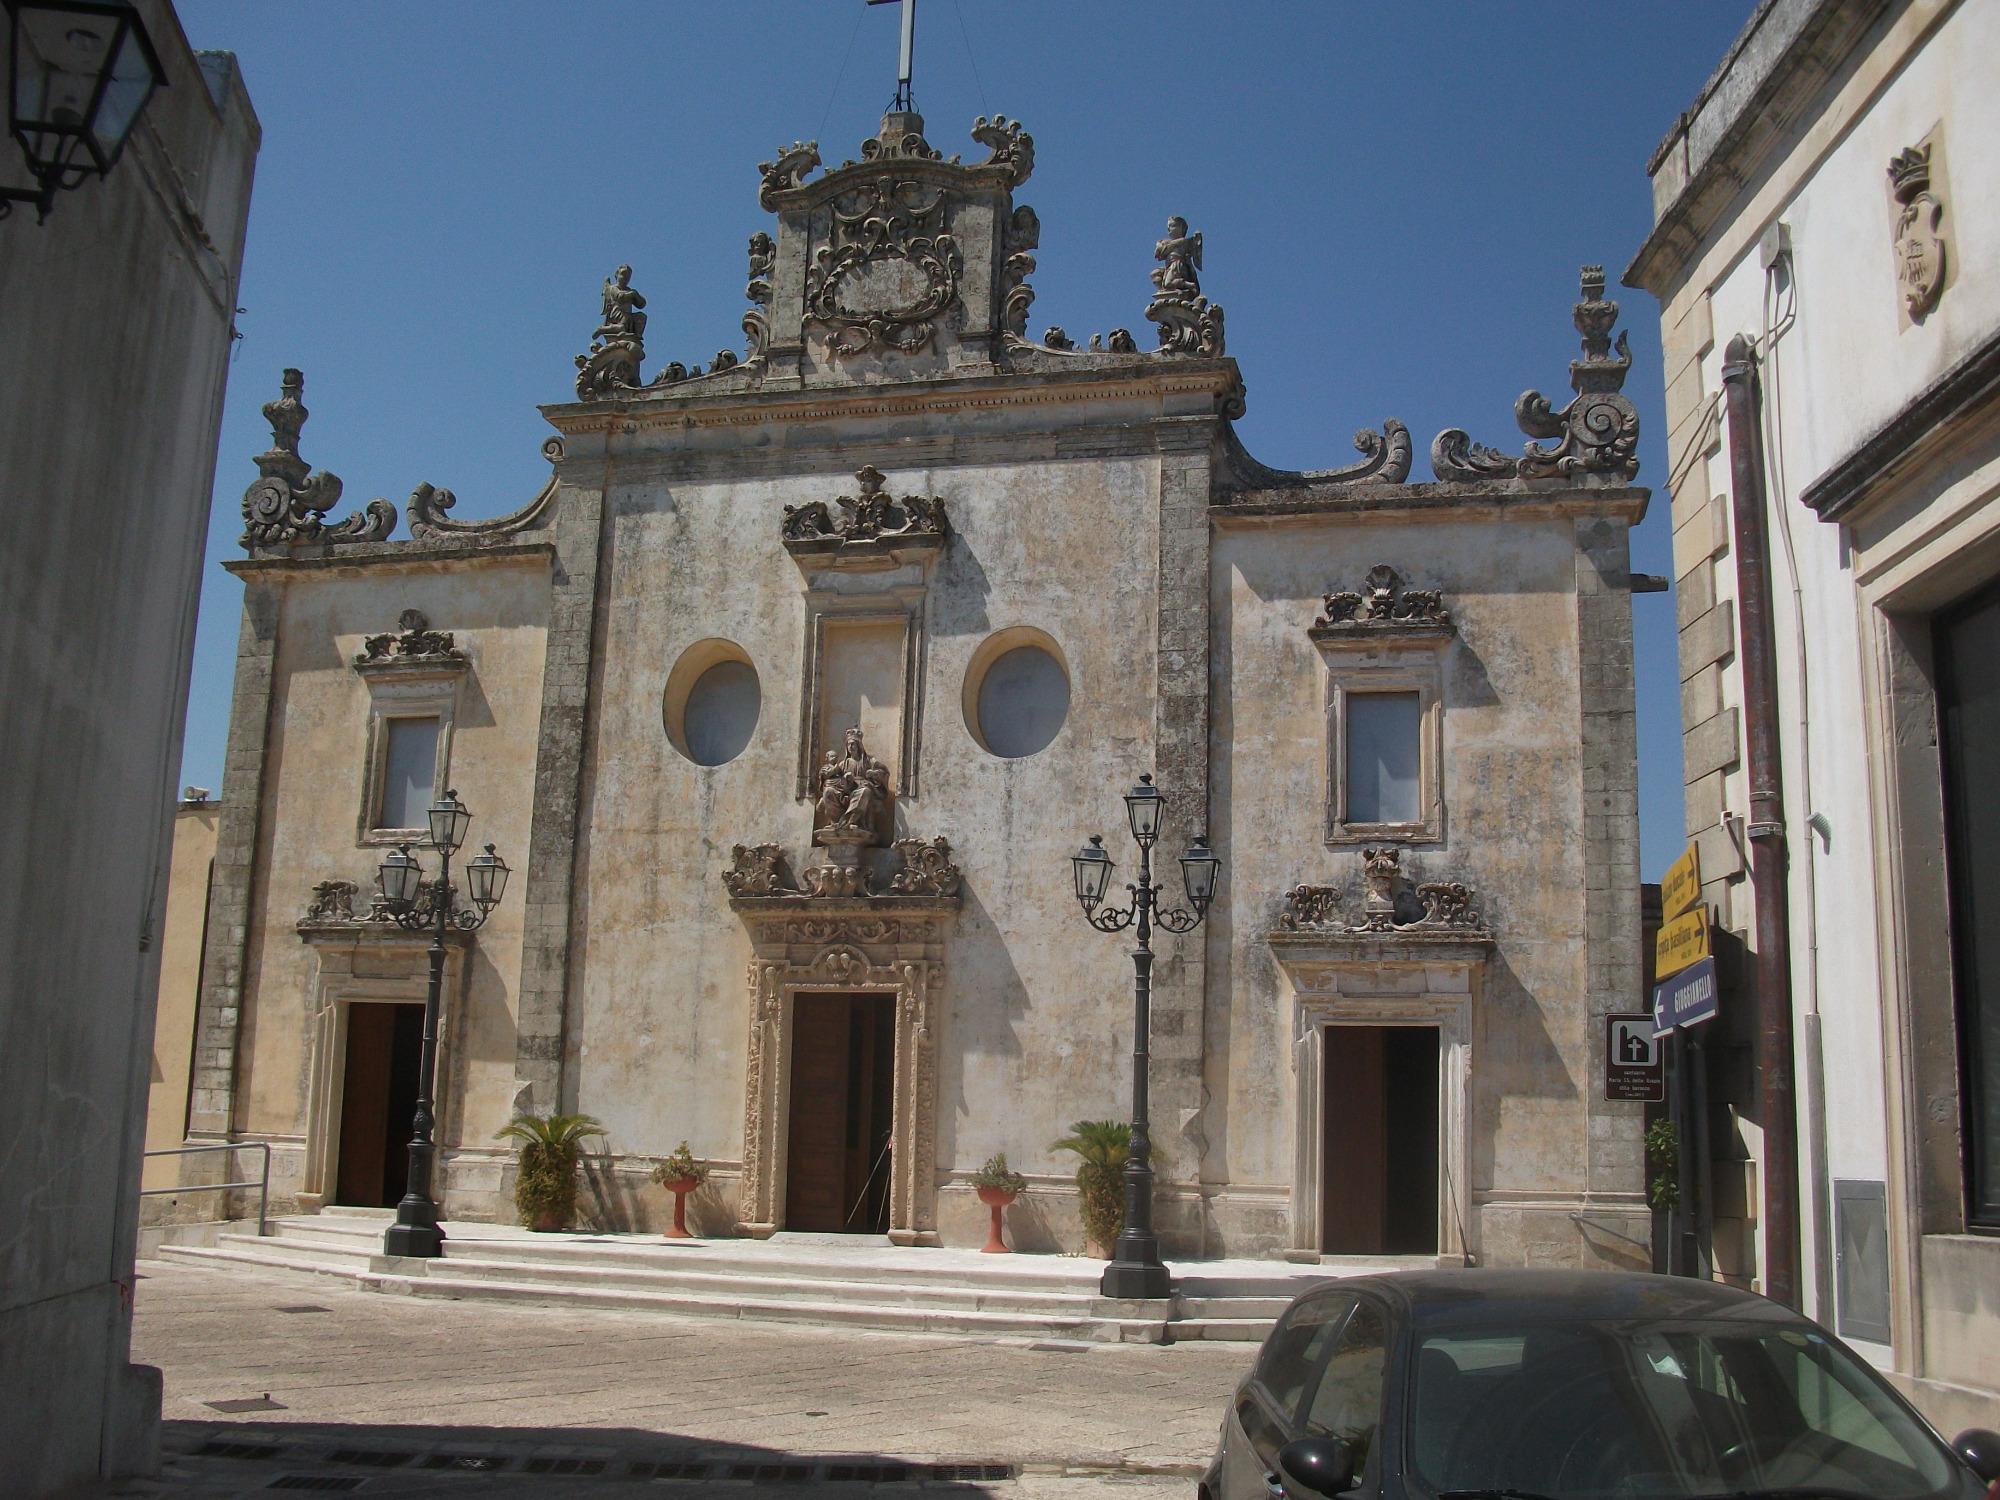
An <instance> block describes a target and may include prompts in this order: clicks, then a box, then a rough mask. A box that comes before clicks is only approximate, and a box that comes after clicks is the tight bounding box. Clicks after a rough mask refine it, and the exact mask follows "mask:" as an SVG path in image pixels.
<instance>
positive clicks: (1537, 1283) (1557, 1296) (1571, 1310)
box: [1308, 1269, 1805, 1325]
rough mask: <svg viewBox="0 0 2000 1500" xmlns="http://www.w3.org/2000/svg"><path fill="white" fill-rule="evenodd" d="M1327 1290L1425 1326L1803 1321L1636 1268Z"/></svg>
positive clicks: (1344, 1281)
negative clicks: (1399, 1312) (1374, 1299)
mask: <svg viewBox="0 0 2000 1500" xmlns="http://www.w3.org/2000/svg"><path fill="white" fill-rule="evenodd" d="M1325 1291H1345V1292H1362V1291H1368V1292H1373V1293H1375V1294H1376V1295H1377V1296H1380V1297H1383V1298H1386V1299H1387V1300H1389V1301H1391V1302H1393V1303H1396V1304H1398V1305H1399V1306H1401V1307H1402V1308H1403V1309H1404V1311H1405V1312H1406V1313H1407V1314H1408V1316H1409V1318H1410V1319H1411V1321H1412V1322H1415V1323H1418V1324H1422V1325H1442V1324H1460V1323H1477V1322H1492V1323H1496V1324H1519V1323H1521V1322H1523V1321H1526V1322H1542V1321H1546V1320H1549V1319H1560V1320H1569V1319H1592V1318H1610V1319H1630V1318H1644V1319H1685V1318H1695V1319H1729V1320H1741V1321H1751V1322H1774V1321H1775V1322H1785V1323H1804V1322H1805V1320H1804V1319H1803V1318H1801V1317H1800V1316H1799V1315H1798V1314H1797V1313H1795V1312H1793V1311H1792V1310H1791V1309H1790V1308H1787V1307H1782V1306H1780V1305H1779V1304H1778V1303H1775V1302H1772V1301H1770V1300H1769V1299H1768V1298H1765V1297H1760V1296H1758V1295H1757V1294H1756V1293H1755V1292H1747V1291H1743V1290H1741V1289H1739V1288H1737V1287H1732V1286H1725V1285H1724V1284H1722V1283H1721V1282H1719V1281H1698V1280H1695V1279H1694V1278H1692V1277H1687V1276H1655V1275H1651V1274H1649V1273H1645V1272H1638V1271H1538V1270H1525V1269H1521V1270H1516V1269H1496V1270H1423V1271H1390V1272H1384V1273H1382V1274H1378V1275H1369V1276H1349V1277H1343V1278H1341V1279H1339V1280H1336V1281H1330V1282H1326V1283H1323V1284H1322V1285H1320V1286H1317V1287H1315V1288H1313V1292H1315V1293H1317V1292H1325ZM1308 1295H1311V1294H1308Z"/></svg>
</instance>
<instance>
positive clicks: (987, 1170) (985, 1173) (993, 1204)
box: [972, 1151, 1028, 1255]
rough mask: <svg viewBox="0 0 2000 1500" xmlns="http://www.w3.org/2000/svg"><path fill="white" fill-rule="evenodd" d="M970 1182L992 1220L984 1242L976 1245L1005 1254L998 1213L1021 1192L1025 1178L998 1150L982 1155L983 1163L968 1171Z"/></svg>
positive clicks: (994, 1253) (994, 1252)
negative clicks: (986, 1155)
mask: <svg viewBox="0 0 2000 1500" xmlns="http://www.w3.org/2000/svg"><path fill="white" fill-rule="evenodd" d="M972 1185H973V1187H974V1188H975V1189H977V1190H978V1193H979V1201H980V1202H981V1203H984V1204H985V1205H986V1206H987V1207H988V1208H990V1209H992V1210H993V1222H992V1223H991V1224H990V1225H988V1226H987V1230H986V1243H985V1244H983V1245H981V1246H980V1247H979V1248H980V1249H981V1250H982V1251H983V1252H984V1253H986V1254H987V1255H1006V1254H1009V1253H1010V1252H1009V1251H1008V1249H1007V1242H1006V1241H1005V1240H1003V1239H1002V1238H1000V1215H1001V1214H1002V1213H1004V1212H1006V1209H1007V1205H1008V1204H1010V1203H1012V1202H1013V1201H1014V1200H1015V1199H1016V1198H1018V1197H1020V1196H1021V1190H1022V1189H1023V1188H1025V1187H1026V1186H1027V1185H1028V1179H1027V1178H1025V1177H1023V1176H1022V1175H1021V1174H1020V1173H1019V1172H1016V1171H1014V1170H1013V1169H1012V1168H1011V1167H1009V1166H1008V1165H1007V1153H1006V1152H1004V1151H1002V1152H999V1153H997V1154H996V1155H993V1156H989V1157H987V1158H986V1165H985V1166H983V1167H981V1168H980V1169H979V1170H978V1171H977V1172H974V1173H973V1174H972Z"/></svg>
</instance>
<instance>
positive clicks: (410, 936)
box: [297, 880, 472, 944]
mask: <svg viewBox="0 0 2000 1500" xmlns="http://www.w3.org/2000/svg"><path fill="white" fill-rule="evenodd" d="M434 886H435V882H433V881H425V882H424V883H423V884H422V885H421V886H420V887H419V895H418V900H419V903H420V904H421V903H423V902H427V901H429V900H431V899H432V893H433V889H434ZM362 892H363V887H362V886H360V885H358V884H356V883H355V882H354V881H352V880H322V881H320V882H319V883H318V884H316V885H314V886H313V888H312V899H311V900H309V901H307V902H306V906H305V910H304V911H302V912H300V913H299V920H298V923H297V930H298V934H299V936H300V937H301V938H303V939H305V940H306V941H307V942H324V941H329V940H331V941H343V940H346V941H352V940H366V941H369V942H389V943H406V944H427V943H429V942H430V940H431V931H430V929H429V928H428V927H426V928H424V929H423V930H421V931H412V930H411V929H409V928H407V927H404V926H403V925H402V924H401V923H399V922H397V920H396V918H395V915H394V914H393V913H392V912H391V911H390V910H389V904H388V902H387V901H386V900H384V899H383V897H382V893H381V892H380V891H373V890H371V891H369V892H368V894H367V895H366V896H365V897H364V895H363V894H362ZM445 941H446V942H448V943H455V944H463V943H469V942H471V941H472V933H471V932H470V931H468V930H466V929H464V928H461V927H458V926H455V925H452V924H449V923H448V924H446V927H445Z"/></svg>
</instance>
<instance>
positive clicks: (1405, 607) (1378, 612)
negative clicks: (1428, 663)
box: [1308, 563, 1458, 644]
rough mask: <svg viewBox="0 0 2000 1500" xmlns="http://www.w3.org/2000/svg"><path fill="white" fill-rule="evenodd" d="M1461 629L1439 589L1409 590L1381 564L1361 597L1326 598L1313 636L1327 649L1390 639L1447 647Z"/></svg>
mask: <svg viewBox="0 0 2000 1500" xmlns="http://www.w3.org/2000/svg"><path fill="white" fill-rule="evenodd" d="M1457 630H1458V627H1457V626H1456V625H1455V624H1454V623H1453V622H1452V618H1451V615H1450V613H1449V612H1448V611H1447V610H1446V609H1445V607H1444V598H1443V595H1442V594H1441V593H1440V592H1439V591H1438V590H1437V589H1410V588H1405V587H1403V575H1402V574H1400V573H1398V572H1397V571H1396V570H1395V569H1394V568H1392V567H1390V566H1389V565H1388V564H1387V563H1377V564H1376V565H1375V566H1374V567H1373V568H1370V569H1369V570H1368V576H1367V578H1366V579H1364V580H1363V582H1362V586H1361V589H1360V591H1359V592H1356V591H1354V590H1351V589H1344V590H1337V591H1335V592H1333V593H1330V594H1328V595H1326V597H1325V599H1324V601H1323V608H1322V609H1321V611H1320V615H1319V618H1318V619H1316V620H1314V621H1313V623H1312V629H1311V630H1310V631H1309V632H1308V633H1309V634H1310V635H1311V636H1312V638H1313V639H1314V640H1315V641H1318V642H1320V643H1322V644H1328V643H1338V642H1342V641H1355V642H1362V643H1373V642H1376V641H1380V640H1382V639H1384V638H1386V637H1393V638H1395V639H1396V640H1398V641H1402V640H1416V639H1424V640H1436V641H1438V642H1439V643H1442V642H1443V641H1445V640H1448V639H1450V638H1451V636H1453V635H1454V634H1456V633H1457Z"/></svg>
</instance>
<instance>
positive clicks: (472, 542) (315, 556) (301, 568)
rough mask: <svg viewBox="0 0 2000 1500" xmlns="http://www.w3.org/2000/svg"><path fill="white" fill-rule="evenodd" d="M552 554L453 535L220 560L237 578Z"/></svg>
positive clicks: (425, 567)
mask: <svg viewBox="0 0 2000 1500" xmlns="http://www.w3.org/2000/svg"><path fill="white" fill-rule="evenodd" d="M555 555H556V549H555V544H554V543H553V542H523V541H516V540H514V539H513V538H511V537H510V538H484V537H465V538H456V537H454V538H452V539H450V540H444V539H438V540H428V541H421V542H416V541H409V542H349V543H347V544H346V545H344V546H340V547H311V546H302V547H295V548H293V549H292V550H291V551H289V552H282V553H278V552H274V553H268V554H258V555H255V556H251V557H235V558H225V559H224V560H223V564H222V566H223V567H225V568H227V569H228V570H229V571H230V572H232V573H234V574H235V575H236V576H237V577H238V578H283V577H287V576H293V575H297V574H302V573H338V572H343V571H349V570H354V569H367V570H370V571H382V570H395V569H402V568H409V569H412V570H420V571H440V570H443V569H447V568H456V567H464V566H469V565H490V566H495V567H506V566H513V567H518V566H520V565H521V564H523V563H525V562H529V561H533V560H536V559H540V560H541V561H543V562H548V563H553V562H554V560H555Z"/></svg>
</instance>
